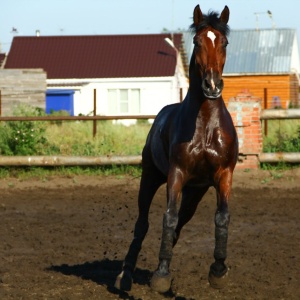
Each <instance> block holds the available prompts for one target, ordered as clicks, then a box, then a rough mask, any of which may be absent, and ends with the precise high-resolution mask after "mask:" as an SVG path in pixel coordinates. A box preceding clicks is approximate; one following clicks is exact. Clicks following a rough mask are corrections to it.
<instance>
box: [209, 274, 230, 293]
mask: <svg viewBox="0 0 300 300" xmlns="http://www.w3.org/2000/svg"><path fill="white" fill-rule="evenodd" d="M208 281H209V284H210V286H211V287H212V288H214V289H222V288H223V287H225V285H226V284H227V282H228V271H226V273H225V274H224V275H222V276H221V277H217V276H216V275H215V274H213V272H211V271H210V272H209V274H208Z"/></svg>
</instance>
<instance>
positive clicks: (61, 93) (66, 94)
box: [46, 90, 74, 116]
mask: <svg viewBox="0 0 300 300" xmlns="http://www.w3.org/2000/svg"><path fill="white" fill-rule="evenodd" d="M60 110H65V111H67V112H68V113H69V114H70V116H74V91H73V90H47V92H46V113H47V114H50V113H52V112H53V111H60Z"/></svg>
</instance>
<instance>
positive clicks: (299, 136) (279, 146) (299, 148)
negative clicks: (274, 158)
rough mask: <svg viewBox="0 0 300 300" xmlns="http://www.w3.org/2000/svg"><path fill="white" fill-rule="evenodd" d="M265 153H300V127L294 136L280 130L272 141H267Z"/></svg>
mask: <svg viewBox="0 0 300 300" xmlns="http://www.w3.org/2000/svg"><path fill="white" fill-rule="evenodd" d="M263 151H264V152H300V126H298V128H297V130H296V134H294V135H293V136H290V135H288V134H287V133H285V132H281V131H280V130H277V131H276V134H275V136H274V137H273V138H272V139H266V142H265V145H264V149H263Z"/></svg>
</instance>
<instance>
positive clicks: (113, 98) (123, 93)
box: [108, 89, 140, 115]
mask: <svg viewBox="0 0 300 300" xmlns="http://www.w3.org/2000/svg"><path fill="white" fill-rule="evenodd" d="M108 113H109V114H111V115H117V114H121V115H124V114H132V115H135V114H139V113H140V90H139V89H109V90H108Z"/></svg>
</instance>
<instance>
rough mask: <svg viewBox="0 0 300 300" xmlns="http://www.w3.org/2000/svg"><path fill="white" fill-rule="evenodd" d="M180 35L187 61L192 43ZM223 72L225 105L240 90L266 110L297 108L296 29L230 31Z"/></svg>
mask: <svg viewBox="0 0 300 300" xmlns="http://www.w3.org/2000/svg"><path fill="white" fill-rule="evenodd" d="M192 38H193V37H192V35H191V33H190V32H186V33H184V40H185V50H186V52H187V57H191V54H192V51H193V40H192ZM228 40H229V45H228V46H227V58H226V63H225V67H224V71H223V79H224V91H223V98H224V100H225V103H228V100H229V99H230V98H231V97H235V96H236V95H237V94H239V93H240V92H241V91H243V90H248V91H249V92H250V93H251V94H253V95H255V96H257V97H260V98H261V99H264V98H265V97H266V102H267V107H266V108H274V107H282V108H288V107H289V106H292V107H298V106H299V73H300V63H299V48H298V41H297V32H296V29H289V28H283V29H280V28H276V29H260V30H253V29H249V30H231V32H230V35H229V37H228Z"/></svg>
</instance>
